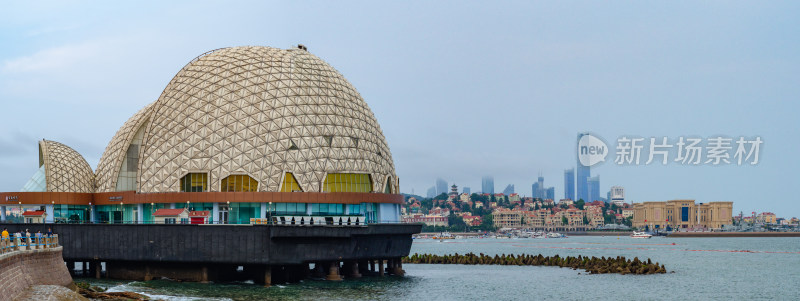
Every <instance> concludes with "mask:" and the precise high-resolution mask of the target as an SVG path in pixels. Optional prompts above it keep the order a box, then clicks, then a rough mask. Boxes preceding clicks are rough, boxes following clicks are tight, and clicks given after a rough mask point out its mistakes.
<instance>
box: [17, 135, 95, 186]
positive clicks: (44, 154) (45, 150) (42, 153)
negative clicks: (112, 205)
mask: <svg viewBox="0 0 800 301" xmlns="http://www.w3.org/2000/svg"><path fill="white" fill-rule="evenodd" d="M37 178H38V180H35V179H37ZM42 178H43V180H44V181H42ZM41 184H44V187H42V186H41ZM42 188H44V189H42ZM23 191H48V192H84V193H92V192H94V173H93V172H92V167H91V166H89V163H87V162H86V159H84V158H83V156H81V155H80V154H79V153H78V152H76V151H75V150H74V149H72V148H70V147H69V146H66V145H64V144H61V143H58V142H55V141H49V140H42V141H39V172H37V174H35V175H34V178H33V179H31V181H29V183H28V184H26V185H25V187H24V188H23Z"/></svg>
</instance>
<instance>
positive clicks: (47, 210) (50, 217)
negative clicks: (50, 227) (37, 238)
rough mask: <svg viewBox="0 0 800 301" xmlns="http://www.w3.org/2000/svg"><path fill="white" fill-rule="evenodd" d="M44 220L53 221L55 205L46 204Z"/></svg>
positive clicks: (50, 222)
mask: <svg viewBox="0 0 800 301" xmlns="http://www.w3.org/2000/svg"><path fill="white" fill-rule="evenodd" d="M44 212H45V214H46V215H45V216H44V222H45V223H49V224H52V223H53V205H45V206H44Z"/></svg>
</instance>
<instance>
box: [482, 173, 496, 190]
mask: <svg viewBox="0 0 800 301" xmlns="http://www.w3.org/2000/svg"><path fill="white" fill-rule="evenodd" d="M481 192H483V193H488V194H494V177H492V176H485V177H483V180H482V181H481Z"/></svg>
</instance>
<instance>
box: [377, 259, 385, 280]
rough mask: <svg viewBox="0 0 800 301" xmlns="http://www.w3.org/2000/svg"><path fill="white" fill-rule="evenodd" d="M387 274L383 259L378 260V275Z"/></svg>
mask: <svg viewBox="0 0 800 301" xmlns="http://www.w3.org/2000/svg"><path fill="white" fill-rule="evenodd" d="M385 274H386V271H385V270H384V269H383V259H379V260H378V275H379V276H383V275H385Z"/></svg>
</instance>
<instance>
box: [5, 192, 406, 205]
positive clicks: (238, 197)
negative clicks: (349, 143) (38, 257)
mask: <svg viewBox="0 0 800 301" xmlns="http://www.w3.org/2000/svg"><path fill="white" fill-rule="evenodd" d="M404 200H405V198H404V197H403V195H402V194H387V193H362V192H165V193H136V192H135V191H123V192H103V193H77V192H0V205H2V206H14V205H20V204H22V205H46V204H59V205H89V203H91V204H92V205H117V204H120V203H123V204H147V203H186V202H187V201H188V202H192V203H226V202H231V203H268V202H273V203H329V204H331V203H332V204H360V203H386V204H402V203H403V201H404Z"/></svg>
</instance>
